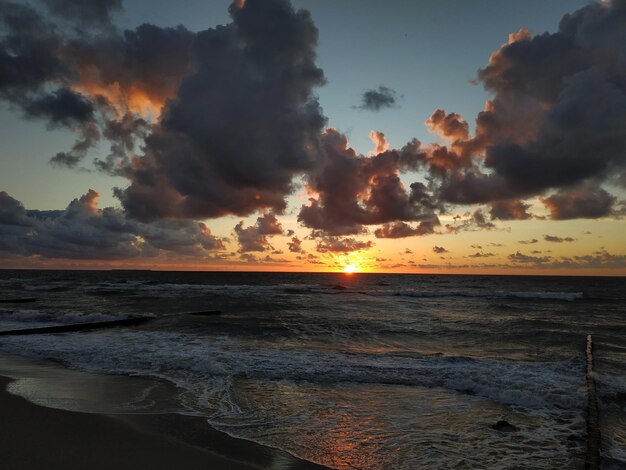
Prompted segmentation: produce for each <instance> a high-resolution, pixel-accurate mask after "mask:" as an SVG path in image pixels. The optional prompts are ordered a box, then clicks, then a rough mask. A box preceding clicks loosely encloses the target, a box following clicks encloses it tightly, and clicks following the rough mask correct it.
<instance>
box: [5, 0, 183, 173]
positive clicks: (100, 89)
mask: <svg viewBox="0 0 626 470" xmlns="http://www.w3.org/2000/svg"><path fill="white" fill-rule="evenodd" d="M43 3H45V5H46V6H47V8H48V9H49V11H50V13H51V14H52V15H48V16H44V15H43V13H42V12H41V11H40V10H39V9H37V8H35V7H33V6H32V5H29V4H17V3H12V2H9V1H5V0H0V71H1V73H0V99H4V100H5V101H8V102H9V103H10V104H11V105H13V106H14V107H15V108H17V109H21V110H22V112H23V114H24V115H25V116H26V117H27V118H31V119H35V118H36V119H41V120H44V121H45V122H47V123H48V125H49V126H50V127H63V126H64V127H68V128H70V129H72V130H75V131H76V132H77V135H78V139H77V142H76V143H75V144H74V147H73V148H72V149H71V150H69V151H66V152H60V153H59V154H57V155H56V156H54V157H53V159H52V163H53V164H55V165H57V166H69V167H77V166H78V164H79V163H80V162H81V161H82V160H83V159H84V157H85V156H86V155H87V152H88V151H89V150H90V149H91V148H92V147H93V146H94V145H95V143H96V142H97V141H98V140H99V139H100V137H101V136H102V135H103V136H104V137H105V138H107V139H111V141H112V145H115V144H116V142H117V140H116V139H115V138H114V137H111V135H109V134H107V133H106V132H104V131H105V129H106V128H107V127H108V126H109V125H110V124H111V123H115V122H118V121H120V120H122V119H125V116H126V115H128V114H131V115H145V116H148V115H151V116H152V118H153V119H156V118H157V117H158V116H159V114H160V108H161V106H162V105H163V104H164V102H165V101H166V100H167V99H169V98H173V97H174V96H175V93H176V90H177V89H178V86H179V84H180V81H181V80H182V78H183V77H184V76H186V75H188V74H189V73H190V72H191V71H192V69H193V65H194V61H193V57H192V55H191V45H192V42H193V40H194V33H191V32H190V31H188V30H186V29H185V28H183V27H178V28H159V27H157V26H153V25H146V24H144V25H141V26H139V27H137V28H136V29H134V30H126V31H120V30H118V29H116V28H115V27H114V26H113V25H111V24H110V13H111V12H112V11H114V10H117V9H119V8H120V7H121V1H119V0H98V1H90V2H83V1H79V0H45V1H44V2H43ZM162 57H168V60H166V61H164V60H162ZM126 119H127V118H126ZM142 137H143V136H142V135H141V134H140V135H137V136H136V138H138V139H141V138H142ZM118 150H119V147H118ZM100 169H106V170H108V168H100Z"/></svg>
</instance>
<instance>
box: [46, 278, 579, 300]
mask: <svg viewBox="0 0 626 470" xmlns="http://www.w3.org/2000/svg"><path fill="white" fill-rule="evenodd" d="M380 287H386V286H380V285H376V286H374V287H372V288H369V287H366V286H358V285H357V286H350V285H347V286H346V285H341V284H306V283H303V284H296V283H294V284H268V285H258V284H257V285H251V284H202V283H198V284H190V283H169V282H163V283H160V282H156V281H127V282H101V283H98V284H95V285H91V286H85V287H84V290H85V291H86V292H88V293H91V294H94V295H105V296H106V295H117V294H130V295H134V296H136V295H160V296H163V297H180V296H186V295H198V296H200V295H219V296H233V297H240V296H249V295H264V294H277V295H280V294H287V295H315V294H329V295H354V294H358V295H369V296H379V297H386V296H390V297H411V298H425V299H428V298H445V297H450V298H458V297H461V298H463V297H465V298H477V299H480V298H485V299H509V300H511V299H513V300H515V299H517V300H546V301H568V302H572V301H576V300H582V299H584V294H583V293H582V292H560V291H508V290H497V291H493V290H486V289H484V288H483V287H481V288H478V287H472V288H470V289H456V290H445V289H438V290H420V289H381V288H380ZM56 288H58V286H55V287H54V289H56ZM39 289H41V290H44V288H41V287H39ZM45 289H46V290H49V289H50V287H46V288H45Z"/></svg>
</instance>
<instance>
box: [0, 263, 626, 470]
mask: <svg viewBox="0 0 626 470" xmlns="http://www.w3.org/2000/svg"><path fill="white" fill-rule="evenodd" d="M0 289H1V292H2V298H5V299H11V298H14V299H16V298H27V297H32V298H36V299H37V301H35V302H32V303H28V304H11V303H3V304H0V328H1V329H3V330H7V329H13V328H30V327H34V326H46V325H57V324H65V323H75V322H89V321H104V320H110V319H120V318H127V317H131V316H135V315H149V316H151V317H153V320H152V321H150V322H148V323H146V324H145V325H142V326H138V327H132V328H131V327H129V328H115V329H110V330H97V331H91V332H79V333H62V334H54V335H52V334H50V335H33V336H20V337H2V338H0V349H1V350H4V351H6V352H9V353H13V354H19V355H22V356H26V357H29V358H32V359H47V360H54V361H58V362H59V363H61V364H63V365H64V366H66V367H70V368H75V369H80V370H84V371H91V372H97V373H106V374H122V375H137V376H146V377H154V378H158V379H161V380H165V381H167V382H168V383H171V384H173V385H175V386H176V392H175V396H174V398H173V401H172V402H168V403H166V399H165V398H164V397H165V394H163V395H159V393H157V391H154V393H150V394H149V395H150V398H149V399H146V397H144V400H143V401H142V398H141V396H137V397H135V398H133V399H126V400H124V399H120V403H121V402H123V403H124V405H123V406H120V403H117V404H114V406H117V407H118V408H120V409H121V408H123V407H124V406H126V407H127V409H126V412H140V409H141V407H142V406H148V405H147V404H148V402H150V406H153V407H157V408H158V407H162V408H168V407H170V408H171V407H173V408H175V409H177V410H178V411H179V412H183V413H190V414H194V415H199V416H204V417H205V418H206V419H207V421H208V422H209V423H210V424H211V425H212V426H213V427H215V428H216V429H219V430H221V431H224V432H226V433H228V434H230V435H232V436H235V437H240V438H245V439H248V440H252V441H255V442H258V443H261V444H264V445H268V446H272V447H276V448H280V449H284V450H286V451H288V452H290V453H292V454H294V455H297V456H299V457H302V458H304V459H307V460H311V461H314V462H317V463H321V464H324V465H327V466H330V467H333V468H353V467H357V468H363V469H367V468H369V469H377V468H406V469H410V468H418V467H420V466H428V467H429V468H450V467H457V468H476V467H489V468H514V467H525V468H584V455H585V409H586V388H585V374H584V343H585V336H586V334H593V335H594V343H595V347H596V352H595V362H596V364H595V365H596V372H597V387H598V395H599V398H600V422H601V427H602V429H601V431H602V438H603V442H602V445H603V448H602V453H603V456H604V458H605V460H604V461H605V467H606V468H619V467H620V466H623V465H626V432H625V431H624V429H626V425H625V424H626V419H625V417H626V372H625V371H626V335H625V334H624V333H625V332H626V307H625V303H624V301H625V300H626V280H624V279H622V278H563V277H504V276H413V275H374V274H367V275H364V274H354V275H344V274H270V273H247V274H246V273H163V272H69V271H46V272H43V271H0ZM212 309H219V310H221V311H222V314H221V315H219V316H210V317H195V316H190V315H186V314H185V313H186V312H193V311H203V310H212ZM61 382H62V380H61ZM61 382H60V383H61ZM19 383H20V382H17V384H19ZM21 383H22V385H21V386H23V387H26V389H27V388H28V387H27V386H26V385H25V382H21ZM17 386H18V385H16V387H17ZM29 386H30V387H31V389H32V388H33V384H30V385H29ZM34 388H36V387H34ZM26 389H25V390H26ZM15 392H16V393H20V394H23V395H27V393H26V392H25V391H24V390H22V391H21V392H20V391H19V390H15ZM125 394H127V395H128V396H129V397H130V396H133V393H131V392H123V393H122V394H121V395H125ZM155 397H156V398H155ZM159 397H161V398H159ZM67 399H68V402H67V403H66V404H65V405H62V406H67V407H71V406H72V405H71V403H70V402H71V400H72V397H67ZM57 404H59V403H57ZM133 404H134V405H133ZM81 406H83V408H84V410H83V411H89V408H90V406H95V405H94V404H89V403H82V404H81ZM112 406H113V405H112ZM133 406H134V409H133ZM93 411H100V412H101V411H102V410H96V409H93ZM500 419H505V420H507V421H508V422H509V423H511V424H513V425H514V426H516V428H517V429H518V430H517V431H515V432H502V431H497V430H494V429H493V428H492V425H493V424H494V423H496V422H497V421H498V420H500Z"/></svg>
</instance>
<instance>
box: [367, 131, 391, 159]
mask: <svg viewBox="0 0 626 470" xmlns="http://www.w3.org/2000/svg"><path fill="white" fill-rule="evenodd" d="M370 140H371V141H372V142H374V150H373V151H372V153H371V155H378V154H379V153H383V152H386V151H387V150H388V149H389V142H387V139H386V138H385V134H383V133H382V132H379V131H370Z"/></svg>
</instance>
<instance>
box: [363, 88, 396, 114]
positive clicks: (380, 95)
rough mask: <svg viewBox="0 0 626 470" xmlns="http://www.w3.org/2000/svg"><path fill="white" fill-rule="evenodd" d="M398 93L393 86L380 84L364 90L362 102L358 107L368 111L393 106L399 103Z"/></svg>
mask: <svg viewBox="0 0 626 470" xmlns="http://www.w3.org/2000/svg"><path fill="white" fill-rule="evenodd" d="M398 99H399V97H398V93H397V92H396V90H394V89H393V88H389V87H386V86H382V85H381V86H379V87H378V88H372V89H369V90H366V91H364V92H363V95H362V96H361V104H360V105H358V106H355V108H357V109H362V110H367V111H380V110H382V109H385V108H393V107H395V106H397V105H398Z"/></svg>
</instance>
